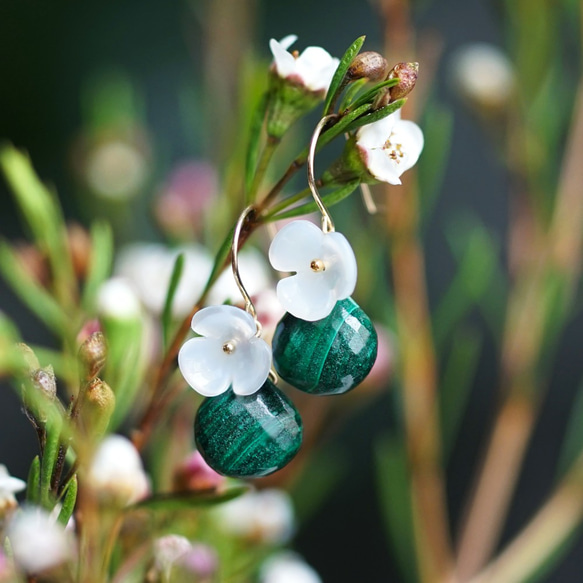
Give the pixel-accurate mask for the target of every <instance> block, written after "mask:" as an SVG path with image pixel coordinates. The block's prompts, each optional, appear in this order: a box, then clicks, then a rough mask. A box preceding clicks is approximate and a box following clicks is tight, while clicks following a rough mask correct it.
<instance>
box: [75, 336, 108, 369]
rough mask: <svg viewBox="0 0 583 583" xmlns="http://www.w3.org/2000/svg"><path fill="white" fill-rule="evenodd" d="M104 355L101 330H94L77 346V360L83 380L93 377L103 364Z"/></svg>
mask: <svg viewBox="0 0 583 583" xmlns="http://www.w3.org/2000/svg"><path fill="white" fill-rule="evenodd" d="M106 357H107V345H106V343H105V336H104V335H103V334H102V333H101V332H94V333H93V334H91V336H89V338H87V340H85V342H83V344H81V347H80V348H79V362H80V363H81V366H82V370H83V378H84V379H85V380H91V379H93V378H95V377H96V376H97V375H98V374H99V372H100V371H101V369H102V368H103V366H104V365H105V359H106Z"/></svg>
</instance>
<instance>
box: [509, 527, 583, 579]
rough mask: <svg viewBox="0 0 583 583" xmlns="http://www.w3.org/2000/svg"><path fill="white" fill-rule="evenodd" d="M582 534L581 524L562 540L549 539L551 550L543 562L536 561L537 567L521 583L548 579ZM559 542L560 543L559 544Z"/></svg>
mask: <svg viewBox="0 0 583 583" xmlns="http://www.w3.org/2000/svg"><path fill="white" fill-rule="evenodd" d="M580 534H581V526H579V527H578V528H575V529H574V530H572V531H571V532H569V533H568V534H567V536H565V537H564V538H563V539H562V540H560V541H557V540H552V541H549V547H551V548H552V550H551V552H550V553H549V554H547V555H546V556H545V557H544V559H543V560H542V562H540V563H539V561H538V560H537V561H536V562H535V564H536V568H535V569H534V570H533V571H532V573H530V574H529V575H528V576H527V577H526V578H525V579H522V580H521V581H520V583H540V582H542V581H548V580H549V579H548V576H549V575H550V574H551V573H552V572H553V570H554V569H555V568H556V567H557V566H558V565H559V564H560V561H561V559H563V558H565V556H566V554H567V553H568V552H569V551H570V550H571V549H572V548H573V547H574V546H575V543H576V542H577V540H578V538H579V535H580ZM557 543H558V544H557Z"/></svg>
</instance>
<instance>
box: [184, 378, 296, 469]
mask: <svg viewBox="0 0 583 583" xmlns="http://www.w3.org/2000/svg"><path fill="white" fill-rule="evenodd" d="M194 423H195V424H194V437H195V440H196V446H197V449H198V451H200V453H201V454H202V456H203V457H204V459H205V460H206V462H207V463H208V465H209V466H210V467H211V468H213V469H214V470H215V471H217V472H219V473H220V474H223V475H225V476H230V477H232V478H259V477H261V476H267V475H268V474H271V473H273V472H275V471H277V470H279V469H281V468H283V466H285V465H286V464H287V463H288V462H289V461H290V460H291V459H292V458H293V457H294V456H295V455H296V453H297V452H298V450H299V449H300V445H301V443H302V420H301V419H300V416H299V414H298V412H297V410H296V408H295V407H294V406H293V404H292V402H291V401H290V400H289V399H288V398H287V397H286V396H285V395H284V394H283V393H282V392H281V391H280V390H279V389H278V388H277V387H276V386H275V385H274V384H273V383H272V382H271V381H270V380H269V379H268V380H267V381H265V383H264V384H263V386H262V387H261V388H260V389H259V390H258V391H257V392H256V393H254V394H253V395H249V396H245V397H242V396H239V395H236V394H235V393H234V392H233V391H232V389H229V390H228V391H226V392H225V393H223V394H222V395H219V396H218V397H209V398H207V399H205V400H204V401H203V403H202V405H201V406H200V407H199V409H198V413H197V415H196V419H195V422H194Z"/></svg>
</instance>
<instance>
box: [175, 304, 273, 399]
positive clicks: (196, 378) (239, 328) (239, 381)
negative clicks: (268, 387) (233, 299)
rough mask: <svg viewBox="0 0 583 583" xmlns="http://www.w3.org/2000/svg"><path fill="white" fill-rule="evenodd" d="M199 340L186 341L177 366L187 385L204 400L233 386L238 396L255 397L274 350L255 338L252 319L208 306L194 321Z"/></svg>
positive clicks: (232, 308) (237, 311)
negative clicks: (254, 394) (203, 397)
mask: <svg viewBox="0 0 583 583" xmlns="http://www.w3.org/2000/svg"><path fill="white" fill-rule="evenodd" d="M191 326H192V329H193V330H194V331H195V332H196V333H197V334H200V337H198V338H191V339H190V340H188V341H186V342H185V343H184V344H183V346H182V348H181V349H180V352H179V353H178V366H179V368H180V372H181V373H182V376H183V377H184V379H185V380H186V382H187V383H188V384H189V385H190V386H191V387H192V388H193V389H194V390H195V391H197V392H198V393H200V394H201V395H204V396H205V397H216V396H217V395H220V394H221V393H224V392H225V391H226V390H227V389H228V388H229V387H230V386H232V387H233V391H234V392H235V393H236V394H237V395H252V394H253V393H255V392H257V391H258V390H259V389H260V388H261V387H262V385H263V383H264V382H265V380H266V379H267V376H268V375H269V369H270V368H271V350H270V348H269V346H268V344H267V342H265V340H262V339H261V338H257V337H256V336H255V333H256V327H255V322H254V320H253V318H252V317H251V316H250V315H249V314H248V313H247V312H245V311H244V310H241V309H240V308H236V307H235V306H209V307H208V308H204V309H203V310H200V311H199V312H197V313H196V314H195V315H194V317H193V318H192V324H191Z"/></svg>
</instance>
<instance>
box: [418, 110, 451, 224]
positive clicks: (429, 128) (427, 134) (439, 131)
mask: <svg viewBox="0 0 583 583" xmlns="http://www.w3.org/2000/svg"><path fill="white" fill-rule="evenodd" d="M422 125H423V135H424V138H425V145H424V146H423V155H422V156H421V158H420V159H419V163H418V165H417V174H418V176H419V192H420V193H421V207H422V208H421V213H422V215H423V218H424V219H428V218H429V217H430V216H431V211H432V210H433V207H434V205H435V202H436V201H437V198H438V195H439V192H440V191H441V186H442V184H443V178H444V176H445V170H446V168H447V162H448V160H449V154H450V151H451V148H450V144H451V139H452V135H453V112H452V111H451V110H450V109H448V108H446V107H444V106H443V105H436V104H434V103H431V102H430V103H429V104H428V105H427V106H426V109H425V113H424V115H423V123H422Z"/></svg>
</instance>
